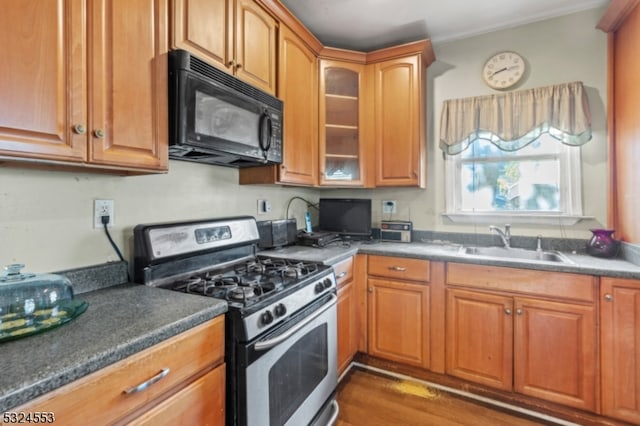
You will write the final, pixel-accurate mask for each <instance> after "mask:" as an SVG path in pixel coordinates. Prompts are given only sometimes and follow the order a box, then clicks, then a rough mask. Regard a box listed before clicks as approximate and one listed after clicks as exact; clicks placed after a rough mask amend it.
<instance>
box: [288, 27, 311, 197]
mask: <svg viewBox="0 0 640 426" xmlns="http://www.w3.org/2000/svg"><path fill="white" fill-rule="evenodd" d="M279 64H280V68H279V70H278V97H279V98H280V99H282V100H283V101H284V104H285V108H284V118H283V121H284V123H283V124H284V130H283V132H284V147H283V150H284V151H283V154H284V158H283V161H282V165H281V166H280V178H279V181H280V183H291V184H299V185H315V184H317V181H318V115H317V113H318V103H317V100H318V69H317V60H316V56H315V54H314V53H313V52H312V51H311V50H310V49H309V48H308V47H307V46H306V45H305V44H304V43H303V41H302V40H301V39H300V38H299V37H298V36H297V35H295V34H294V33H293V32H292V31H291V30H290V29H289V28H287V27H285V26H284V25H283V26H281V28H280V60H279Z"/></svg>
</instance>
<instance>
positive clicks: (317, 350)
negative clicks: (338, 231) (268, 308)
mask: <svg viewBox="0 0 640 426" xmlns="http://www.w3.org/2000/svg"><path fill="white" fill-rule="evenodd" d="M336 301H337V297H336V295H335V294H333V293H330V294H328V295H327V297H324V298H323V299H322V300H321V301H319V302H317V303H314V305H313V306H311V307H310V308H307V309H305V312H302V313H300V314H298V315H296V316H294V317H293V318H292V319H291V320H290V321H287V322H286V323H284V324H283V326H281V327H280V328H279V329H278V330H276V331H274V332H273V333H269V334H268V335H267V336H265V337H263V338H261V339H259V340H258V341H256V342H255V343H253V344H251V345H250V347H249V348H248V354H247V355H248V358H249V360H250V362H249V365H248V367H247V369H246V377H245V383H244V386H245V389H244V391H245V392H246V394H245V395H246V400H245V402H246V405H245V407H244V411H245V412H244V414H245V415H246V419H247V424H248V425H250V426H252V425H265V424H269V425H270V426H276V425H277V426H280V425H296V426H297V425H307V424H309V423H310V422H311V421H312V420H313V418H314V416H316V414H318V413H319V412H320V411H321V409H322V408H323V406H324V407H326V406H327V404H329V405H331V406H333V407H335V405H336V404H335V402H329V401H328V400H329V399H330V398H331V396H332V394H333V392H334V391H335V389H336V386H337V383H338V369H337V330H336V327H337V318H336V315H337V314H336V312H337V309H336ZM323 411H326V410H323ZM334 411H336V410H335V409H334Z"/></svg>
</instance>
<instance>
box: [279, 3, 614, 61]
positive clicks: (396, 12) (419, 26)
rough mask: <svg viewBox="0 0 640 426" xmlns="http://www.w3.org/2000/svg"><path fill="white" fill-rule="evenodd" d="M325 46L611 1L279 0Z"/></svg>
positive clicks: (459, 34)
mask: <svg viewBox="0 0 640 426" xmlns="http://www.w3.org/2000/svg"><path fill="white" fill-rule="evenodd" d="M281 1H282V3H283V4H284V5H285V6H286V7H287V8H288V9H289V10H290V11H291V12H293V14H294V15H295V16H296V17H297V18H298V19H299V20H300V21H302V23H303V24H304V25H305V26H306V27H307V28H308V29H309V30H310V31H311V32H312V33H313V34H314V35H315V36H316V37H318V39H320V41H322V43H323V44H324V45H326V46H332V47H341V48H345V49H355V50H363V51H368V50H374V49H378V48H382V47H387V46H390V45H394V44H399V43H405V42H409V41H414V40H418V39H422V38H429V39H431V41H432V42H433V43H434V44H435V43H438V42H443V41H450V40H455V39H461V38H465V37H470V36H474V35H478V34H482V33H487V32H490V31H495V30H499V29H504V28H509V27H514V26H517V25H522V24H526V23H529V22H535V21H540V20H543V19H548V18H552V17H555V16H561V15H568V14H570V13H574V12H579V11H581V10H586V9H592V8H595V7H600V6H603V5H605V4H608V3H609V0H484V1H478V0H281Z"/></svg>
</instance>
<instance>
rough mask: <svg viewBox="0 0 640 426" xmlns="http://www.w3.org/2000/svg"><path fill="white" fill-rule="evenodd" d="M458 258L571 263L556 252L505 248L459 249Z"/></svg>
mask: <svg viewBox="0 0 640 426" xmlns="http://www.w3.org/2000/svg"><path fill="white" fill-rule="evenodd" d="M458 255H459V256H468V257H477V258H486V259H497V260H523V261H530V262H556V263H568V264H573V262H572V261H571V260H570V259H569V258H568V257H566V256H565V255H564V254H562V253H560V252H558V251H537V250H527V249H521V248H506V247H460V250H458Z"/></svg>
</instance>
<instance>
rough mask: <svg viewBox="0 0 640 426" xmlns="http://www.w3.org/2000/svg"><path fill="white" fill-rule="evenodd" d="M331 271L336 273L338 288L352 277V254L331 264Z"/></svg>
mask: <svg viewBox="0 0 640 426" xmlns="http://www.w3.org/2000/svg"><path fill="white" fill-rule="evenodd" d="M333 271H334V272H335V273H336V284H337V285H338V288H340V287H341V286H342V285H343V284H345V283H348V282H349V281H351V279H352V278H353V256H351V257H350V258H348V259H345V260H342V261H340V262H338V263H336V264H335V265H333Z"/></svg>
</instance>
